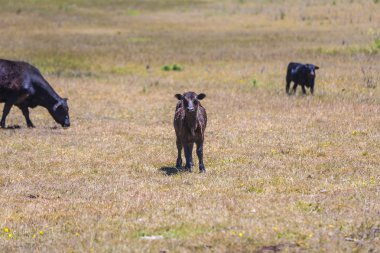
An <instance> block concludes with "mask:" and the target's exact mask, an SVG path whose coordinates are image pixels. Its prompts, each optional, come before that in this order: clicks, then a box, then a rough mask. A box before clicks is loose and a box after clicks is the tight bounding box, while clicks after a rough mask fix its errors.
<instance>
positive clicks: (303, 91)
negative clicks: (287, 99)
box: [301, 85, 306, 95]
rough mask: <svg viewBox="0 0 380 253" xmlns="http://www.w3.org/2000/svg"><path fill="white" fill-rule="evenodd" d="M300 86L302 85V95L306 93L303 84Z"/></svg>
mask: <svg viewBox="0 0 380 253" xmlns="http://www.w3.org/2000/svg"><path fill="white" fill-rule="evenodd" d="M301 87H302V95H306V89H305V85H301Z"/></svg>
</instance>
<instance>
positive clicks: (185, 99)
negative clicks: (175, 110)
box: [175, 91, 206, 114]
mask: <svg viewBox="0 0 380 253" xmlns="http://www.w3.org/2000/svg"><path fill="white" fill-rule="evenodd" d="M175 97H176V98H177V99H178V100H180V101H181V102H182V105H183V108H185V112H186V113H187V114H192V113H196V112H197V111H198V107H199V104H200V102H199V100H202V99H204V98H205V97H206V94H204V93H201V94H199V95H197V94H196V93H194V92H191V91H189V92H186V93H184V94H183V95H181V94H176V95H175Z"/></svg>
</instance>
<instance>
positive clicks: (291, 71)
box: [286, 62, 319, 95]
mask: <svg viewBox="0 0 380 253" xmlns="http://www.w3.org/2000/svg"><path fill="white" fill-rule="evenodd" d="M316 69H319V67H318V66H315V65H313V64H302V63H295V62H291V63H289V65H288V70H287V73H286V93H287V94H288V95H291V94H295V93H296V89H297V85H301V87H302V94H303V95H305V94H306V89H305V86H306V87H308V88H310V92H311V94H314V81H315V70H316ZM292 81H293V82H294V85H293V89H292V91H290V83H291V82H292Z"/></svg>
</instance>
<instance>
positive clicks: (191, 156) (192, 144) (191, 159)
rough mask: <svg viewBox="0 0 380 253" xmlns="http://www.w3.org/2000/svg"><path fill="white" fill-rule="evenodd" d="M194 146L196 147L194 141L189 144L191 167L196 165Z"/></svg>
mask: <svg viewBox="0 0 380 253" xmlns="http://www.w3.org/2000/svg"><path fill="white" fill-rule="evenodd" d="M193 147H194V143H191V144H189V148H190V165H191V167H193V166H194V162H193Z"/></svg>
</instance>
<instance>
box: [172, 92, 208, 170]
mask: <svg viewBox="0 0 380 253" xmlns="http://www.w3.org/2000/svg"><path fill="white" fill-rule="evenodd" d="M175 97H176V98H177V99H178V100H179V102H178V103H177V106H176V111H175V114H174V129H175V133H176V137H177V141H176V143H177V149H178V157H177V162H176V167H177V168H178V169H181V168H182V157H181V152H182V147H183V148H184V151H185V158H186V169H187V170H189V171H191V167H192V166H193V155H192V152H193V146H194V142H195V144H196V145H197V149H196V150H197V156H198V159H199V170H200V172H202V173H204V172H206V168H205V166H204V164H203V141H204V136H205V130H206V125H207V114H206V110H205V108H203V106H202V105H201V103H200V100H202V99H203V98H205V97H206V95H205V94H203V93H201V94H199V95H197V94H196V93H194V92H186V93H184V94H183V95H181V94H176V95H175Z"/></svg>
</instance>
